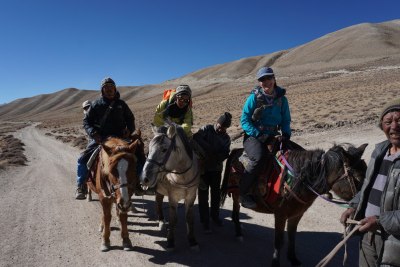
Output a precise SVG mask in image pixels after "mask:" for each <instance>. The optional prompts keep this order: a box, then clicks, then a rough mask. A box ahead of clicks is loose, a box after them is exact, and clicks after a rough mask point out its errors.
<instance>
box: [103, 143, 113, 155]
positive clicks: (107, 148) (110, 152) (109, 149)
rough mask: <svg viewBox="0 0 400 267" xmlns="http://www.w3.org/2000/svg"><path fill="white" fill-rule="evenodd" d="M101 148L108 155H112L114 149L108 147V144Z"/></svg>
mask: <svg viewBox="0 0 400 267" xmlns="http://www.w3.org/2000/svg"><path fill="white" fill-rule="evenodd" d="M101 147H102V148H103V149H104V151H105V152H106V153H107V154H108V155H111V154H112V152H113V150H112V147H109V146H107V145H106V144H102V145H101Z"/></svg>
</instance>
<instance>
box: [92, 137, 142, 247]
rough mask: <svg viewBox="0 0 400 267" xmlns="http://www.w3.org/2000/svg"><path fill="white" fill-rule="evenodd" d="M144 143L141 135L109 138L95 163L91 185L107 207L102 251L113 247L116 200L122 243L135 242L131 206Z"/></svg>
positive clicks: (103, 225) (103, 206) (123, 245)
mask: <svg viewBox="0 0 400 267" xmlns="http://www.w3.org/2000/svg"><path fill="white" fill-rule="evenodd" d="M140 145H142V143H141V140H140V133H139V136H137V137H136V139H135V141H133V142H130V143H129V142H127V141H125V140H123V139H120V138H115V137H111V138H108V139H107V140H106V141H105V142H104V143H103V144H102V145H101V150H100V153H99V156H98V158H97V161H96V162H95V163H94V164H95V166H94V168H95V171H94V177H93V178H92V179H89V181H88V187H89V188H90V189H91V190H92V191H94V192H95V193H97V194H98V195H99V201H100V203H101V206H102V208H103V216H102V220H101V223H100V229H99V230H100V231H101V232H102V234H103V239H102V244H101V248H100V249H101V251H108V250H110V231H111V228H110V222H111V208H112V205H113V203H115V204H116V212H117V216H118V217H119V221H120V224H121V237H122V247H123V248H124V250H126V251H128V250H131V249H132V243H131V241H130V239H129V233H128V225H127V220H128V214H127V212H128V210H129V209H130V208H131V205H132V204H131V197H132V194H133V193H134V189H135V188H136V184H137V182H138V177H137V175H136V164H137V158H136V156H135V150H136V149H137V148H138V146H140Z"/></svg>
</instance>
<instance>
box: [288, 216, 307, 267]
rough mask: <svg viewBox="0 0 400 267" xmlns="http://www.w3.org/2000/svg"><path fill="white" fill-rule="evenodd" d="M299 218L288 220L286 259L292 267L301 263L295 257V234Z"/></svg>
mask: <svg viewBox="0 0 400 267" xmlns="http://www.w3.org/2000/svg"><path fill="white" fill-rule="evenodd" d="M301 217H303V214H301V215H300V216H297V217H294V218H290V219H289V220H288V225H287V231H288V255H287V257H288V259H289V261H290V263H291V264H292V266H301V262H300V261H299V260H298V259H297V257H296V233H297V225H298V224H299V222H300V219H301Z"/></svg>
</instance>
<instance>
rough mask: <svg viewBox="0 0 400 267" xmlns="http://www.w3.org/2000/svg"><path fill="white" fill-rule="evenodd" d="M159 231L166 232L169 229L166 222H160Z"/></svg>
mask: <svg viewBox="0 0 400 267" xmlns="http://www.w3.org/2000/svg"><path fill="white" fill-rule="evenodd" d="M158 229H159V230H160V231H166V230H167V229H168V224H167V223H166V222H163V221H159V222H158Z"/></svg>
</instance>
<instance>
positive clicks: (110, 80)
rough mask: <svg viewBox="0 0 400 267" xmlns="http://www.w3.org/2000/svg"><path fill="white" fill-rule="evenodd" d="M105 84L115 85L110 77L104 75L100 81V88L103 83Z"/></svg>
mask: <svg viewBox="0 0 400 267" xmlns="http://www.w3.org/2000/svg"><path fill="white" fill-rule="evenodd" d="M106 84H112V85H114V86H115V82H114V80H113V79H111V78H110V77H106V78H104V79H103V80H102V81H101V89H103V87H104V85H106Z"/></svg>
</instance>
